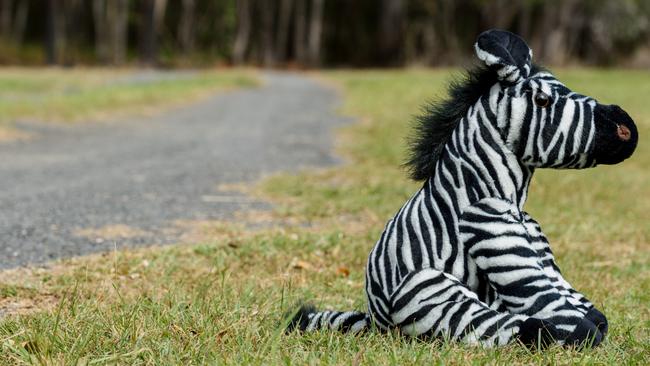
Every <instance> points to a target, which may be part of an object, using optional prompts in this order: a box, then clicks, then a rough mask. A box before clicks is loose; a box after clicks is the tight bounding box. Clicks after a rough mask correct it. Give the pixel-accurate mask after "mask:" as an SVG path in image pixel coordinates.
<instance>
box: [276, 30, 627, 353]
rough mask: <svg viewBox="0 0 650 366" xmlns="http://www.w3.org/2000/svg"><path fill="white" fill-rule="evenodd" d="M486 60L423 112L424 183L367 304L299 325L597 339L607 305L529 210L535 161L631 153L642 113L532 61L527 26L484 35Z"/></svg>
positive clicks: (418, 148)
mask: <svg viewBox="0 0 650 366" xmlns="http://www.w3.org/2000/svg"><path fill="white" fill-rule="evenodd" d="M474 49H475V53H476V56H477V57H478V59H479V60H480V61H481V62H482V65H481V66H480V67H478V68H476V69H474V70H471V71H468V72H467V74H466V77H465V78H464V80H462V81H460V82H456V83H452V85H451V86H450V90H449V91H450V93H449V98H448V99H447V100H445V101H442V102H439V103H435V104H433V105H431V106H429V108H428V113H427V114H426V115H425V116H423V117H421V118H420V119H419V121H418V124H417V129H416V131H417V134H416V137H415V138H414V139H413V141H412V146H411V156H410V160H409V161H408V164H407V165H408V166H409V167H410V170H411V175H412V178H414V179H416V180H424V185H423V187H422V188H421V189H420V190H419V191H417V192H416V193H415V194H414V195H413V197H411V199H409V200H408V201H407V202H406V203H405V204H404V206H403V207H402V208H401V209H400V210H399V212H398V213H397V214H396V215H395V217H394V218H393V219H391V220H390V221H389V222H388V224H387V225H386V228H385V230H384V232H383V234H382V235H381V238H380V239H379V241H378V242H377V244H376V245H375V247H374V248H373V249H372V251H371V253H370V256H369V258H368V264H367V269H366V287H365V288H366V294H367V300H368V311H367V313H363V312H356V311H352V312H338V311H316V310H315V309H313V308H312V307H307V306H306V307H302V308H301V309H300V310H299V311H298V313H297V314H296V316H295V317H294V318H293V320H292V322H291V323H290V325H289V330H291V329H294V328H299V329H300V330H302V331H314V330H317V329H321V328H330V329H335V330H340V331H352V332H358V331H361V330H364V329H366V328H368V327H369V326H371V325H373V324H374V325H375V326H376V327H377V328H379V329H385V330H388V329H392V328H399V329H400V331H401V332H402V333H405V334H408V335H413V336H439V337H446V338H448V339H453V340H458V341H462V342H465V343H470V344H477V343H478V344H482V345H486V346H496V345H504V344H507V343H509V342H512V341H515V340H518V341H520V342H522V343H524V344H529V345H550V344H569V345H585V344H588V345H592V346H596V345H598V344H599V343H600V342H601V341H602V340H603V338H604V337H605V335H606V333H607V319H606V318H605V316H604V315H603V314H602V313H601V312H600V311H599V310H598V309H596V308H595V307H594V305H593V304H592V303H591V302H590V301H589V300H588V299H587V298H586V297H585V296H584V295H582V294H581V293H580V292H578V291H576V290H575V289H573V287H572V286H571V285H570V284H569V283H568V282H567V281H566V280H565V279H564V277H563V276H562V274H561V272H560V269H559V268H558V266H557V264H556V262H555V259H554V257H553V254H552V252H551V249H550V247H549V244H548V240H547V239H546V237H545V236H544V234H543V232H542V230H541V229H540V226H539V224H538V223H537V222H536V221H535V220H534V219H533V218H532V217H530V215H528V214H527V213H526V212H524V210H523V207H524V203H525V202H526V197H527V194H528V186H529V184H530V180H531V178H532V176H533V172H534V171H535V169H537V168H573V169H582V168H589V167H593V166H596V165H597V164H616V163H619V162H621V161H623V160H624V159H626V158H628V157H629V156H630V155H632V153H633V151H634V149H635V147H636V144H637V139H638V133H637V129H636V126H635V124H634V122H633V121H632V119H631V118H630V117H629V116H628V114H627V113H626V112H625V111H623V110H622V109H621V108H620V107H618V106H616V105H604V104H600V103H599V102H597V101H596V100H595V99H593V98H590V97H588V96H584V95H580V94H577V93H575V92H573V91H571V90H569V89H568V88H567V87H566V86H564V85H563V84H562V83H561V82H559V81H558V80H557V79H556V78H555V77H554V76H553V75H552V74H551V73H550V72H548V71H546V70H544V69H542V68H540V67H538V66H536V65H534V64H532V63H531V59H532V51H531V50H530V48H529V47H528V45H526V43H525V42H524V40H523V39H521V38H520V37H519V36H517V35H515V34H513V33H510V32H507V31H502V30H489V31H486V32H484V33H482V34H480V35H479V37H478V39H477V41H476V43H475V45H474Z"/></svg>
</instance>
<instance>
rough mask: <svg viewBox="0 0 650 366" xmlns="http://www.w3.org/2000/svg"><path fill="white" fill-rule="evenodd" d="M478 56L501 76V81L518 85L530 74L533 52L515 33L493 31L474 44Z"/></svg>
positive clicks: (481, 35)
mask: <svg viewBox="0 0 650 366" xmlns="http://www.w3.org/2000/svg"><path fill="white" fill-rule="evenodd" d="M474 51H475V52H476V56H477V57H478V58H479V59H480V60H481V61H483V62H484V63H485V64H486V65H487V66H488V67H490V68H493V69H494V70H495V71H496V72H497V74H498V75H499V80H501V81H505V82H509V83H517V82H519V81H520V80H523V79H525V78H527V77H528V75H529V74H530V67H531V59H532V58H533V51H532V50H531V49H530V47H528V45H527V44H526V42H525V41H524V40H523V39H522V38H521V37H519V36H518V35H516V34H514V33H510V32H508V31H503V30H498V29H491V30H488V31H485V32H483V33H481V34H480V35H479V36H478V38H477V40H476V43H475V44H474Z"/></svg>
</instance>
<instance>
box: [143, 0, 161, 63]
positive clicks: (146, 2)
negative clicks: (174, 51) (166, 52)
mask: <svg viewBox="0 0 650 366" xmlns="http://www.w3.org/2000/svg"><path fill="white" fill-rule="evenodd" d="M166 7H167V0H143V2H142V23H141V28H140V32H141V33H140V58H141V60H142V62H143V63H144V64H146V65H155V64H156V63H157V62H158V32H159V31H160V29H161V27H162V21H163V20H164V17H165V9H166Z"/></svg>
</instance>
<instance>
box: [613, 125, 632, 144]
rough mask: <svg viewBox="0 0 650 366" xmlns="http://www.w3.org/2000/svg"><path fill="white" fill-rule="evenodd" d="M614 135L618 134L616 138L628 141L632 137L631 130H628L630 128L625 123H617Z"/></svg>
mask: <svg viewBox="0 0 650 366" xmlns="http://www.w3.org/2000/svg"><path fill="white" fill-rule="evenodd" d="M616 135H618V138H619V139H620V140H621V141H629V140H630V138H631V137H632V132H630V129H629V128H628V127H627V126H625V125H617V126H616Z"/></svg>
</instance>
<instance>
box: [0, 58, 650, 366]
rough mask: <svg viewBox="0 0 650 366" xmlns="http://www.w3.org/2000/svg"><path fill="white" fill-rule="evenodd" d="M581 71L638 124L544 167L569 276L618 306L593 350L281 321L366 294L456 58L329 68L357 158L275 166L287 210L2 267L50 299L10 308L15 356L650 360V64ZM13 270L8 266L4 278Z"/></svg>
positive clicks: (356, 303)
mask: <svg viewBox="0 0 650 366" xmlns="http://www.w3.org/2000/svg"><path fill="white" fill-rule="evenodd" d="M559 75H560V77H561V79H562V80H564V81H565V82H566V83H567V85H568V86H569V87H572V88H574V89H575V90H576V91H580V92H583V93H585V94H588V95H593V96H596V97H598V98H600V99H602V100H603V101H605V102H612V103H620V104H621V105H622V106H623V107H624V108H625V109H626V110H628V112H630V114H631V115H632V116H633V117H634V118H635V120H636V121H637V123H638V125H639V127H640V134H641V141H640V145H639V148H638V150H637V152H636V154H635V156H634V157H633V158H631V159H630V160H629V161H626V162H625V163H624V164H622V165H620V166H614V167H599V168H597V169H591V170H586V171H540V172H538V173H537V175H536V177H535V179H534V183H533V186H532V187H531V192H530V201H529V203H528V205H527V210H528V211H529V212H530V213H531V214H532V215H533V216H534V217H535V218H536V219H538V221H540V222H541V224H542V226H543V227H544V229H545V231H546V233H547V235H548V236H549V238H550V240H551V244H552V246H553V248H554V249H555V252H556V255H557V257H558V260H559V262H560V265H561V267H562V268H563V269H564V273H565V275H566V277H567V278H568V279H569V280H570V281H571V282H572V283H573V284H574V285H575V286H576V287H577V288H578V289H580V290H581V291H583V292H584V293H586V294H587V295H588V296H589V297H590V298H591V299H592V300H593V301H594V302H595V303H596V304H597V305H598V306H599V307H600V308H601V309H602V310H603V311H604V312H605V314H606V315H607V316H608V318H609V320H610V334H609V336H608V338H607V341H606V342H605V343H604V344H603V345H602V346H600V347H598V348H596V349H593V350H586V351H584V352H577V351H575V350H571V349H564V348H559V347H558V348H552V349H550V350H548V351H545V352H538V353H533V352H530V351H528V350H526V349H525V348H522V347H519V346H517V345H512V346H508V347H506V348H501V349H492V350H485V349H481V348H477V347H467V346H462V345H459V344H456V343H447V342H441V341H436V342H421V341H417V340H413V339H407V338H403V337H401V336H399V335H398V334H397V333H390V334H380V333H370V334H366V335H363V336H352V335H341V334H337V333H327V332H324V333H316V334H309V335H304V336H301V335H298V334H291V335H288V336H284V335H282V334H281V330H282V321H281V319H282V317H281V314H283V313H285V312H286V311H288V310H290V309H292V308H293V305H294V304H295V303H296V302H297V301H298V300H300V299H310V300H312V301H313V302H315V303H316V304H317V305H319V306H321V307H332V308H336V309H363V308H364V307H365V300H364V294H363V286H364V282H363V281H364V275H363V271H364V266H365V260H366V257H367V255H368V252H369V250H370V248H371V247H372V245H373V244H374V241H375V240H376V239H377V237H378V235H379V233H380V231H381V230H382V228H383V225H384V224H385V221H386V220H387V219H388V218H389V217H390V216H391V215H392V214H393V213H394V212H395V211H396V210H397V209H398V208H399V207H400V206H401V205H402V203H403V202H404V201H405V200H406V199H407V198H408V197H409V195H410V194H411V193H412V192H413V191H414V190H415V189H417V187H418V184H416V183H412V182H409V181H408V180H407V179H406V178H405V174H404V172H403V171H402V170H401V169H400V168H399V165H400V163H401V162H402V161H403V159H404V144H403V141H404V136H405V134H406V133H408V125H409V122H410V121H411V120H412V116H413V115H415V114H417V113H418V111H419V107H420V106H421V105H422V104H423V103H424V102H425V101H426V100H428V99H431V98H432V97H434V96H436V95H443V94H444V83H445V81H446V80H448V79H449V71H448V70H434V71H425V70H415V71H406V72H403V71H363V72H352V71H350V72H348V71H339V72H329V73H325V75H324V76H325V77H326V78H327V79H330V80H332V81H334V82H335V83H336V84H338V85H339V86H340V88H341V91H342V93H343V95H344V96H345V103H344V106H343V110H342V112H343V113H345V114H346V115H351V116H355V117H358V118H359V121H360V122H359V123H357V124H354V125H350V126H348V127H345V128H344V129H342V131H341V132H340V134H339V139H338V141H339V151H340V152H341V154H342V155H343V156H345V157H346V158H347V160H348V164H347V165H344V166H341V167H336V168H332V169H328V170H321V171H318V172H304V173H301V174H297V175H281V176H277V177H271V178H269V179H267V180H266V181H265V182H264V183H263V184H262V185H261V186H260V187H259V188H258V190H257V191H258V194H260V195H262V196H264V197H266V198H270V199H273V200H274V201H275V202H276V203H277V204H278V209H277V210H276V212H275V213H274V218H275V219H276V220H278V222H283V223H285V225H283V226H280V227H278V228H275V229H259V230H255V231H254V230H251V229H245V228H243V227H239V226H236V225H233V224H218V223H217V224H211V225H207V226H206V227H204V228H203V231H204V233H203V234H204V237H205V238H206V239H202V240H201V243H200V244H195V245H180V246H174V247H166V248H152V249H146V250H136V251H120V252H116V253H108V254H104V255H97V256H92V257H86V258H80V259H74V260H66V261H62V262H60V263H58V264H56V265H55V266H54V267H53V268H51V269H48V270H36V269H22V270H17V271H11V272H5V273H0V304H2V301H5V302H10V301H14V302H16V303H18V302H19V301H31V302H32V303H34V304H36V306H38V304H41V303H45V302H46V301H45V300H43V299H50V300H51V299H55V300H56V301H50V303H54V304H56V305H55V306H54V307H51V308H50V309H48V310H45V311H41V312H36V313H31V314H26V315H17V316H11V317H9V318H7V319H5V320H4V321H2V322H0V347H2V352H0V364H3V363H39V362H42V363H55V364H59V363H60V364H73V363H81V362H83V363H90V362H96V363H100V364H101V363H126V364H161V363H173V364H180V363H190V364H202V363H226V364H350V363H352V364H357V363H362V364H369V365H374V364H400V365H408V364H430V363H435V364H463V365H464V364H468V363H472V364H483V363H495V364H573V363H580V364H611V365H619V364H639V365H645V364H649V363H650V333H649V329H650V309H649V307H648V304H650V240H649V239H650V227H649V224H648V215H647V212H648V210H649V209H650V207H649V204H650V200H648V199H647V197H648V195H649V194H650V189H649V188H648V185H647V182H648V180H649V178H650V173H649V172H648V171H647V169H645V167H647V166H648V165H649V164H650V147H649V146H648V140H647V138H646V136H648V135H649V134H650V104H648V103H647V102H646V101H645V98H644V96H647V95H650V93H649V92H650V90H648V89H650V74H649V73H647V72H640V71H622V70H613V71H606V70H582V69H580V70H563V71H562V72H560V73H559ZM3 276H4V279H2V278H3Z"/></svg>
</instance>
